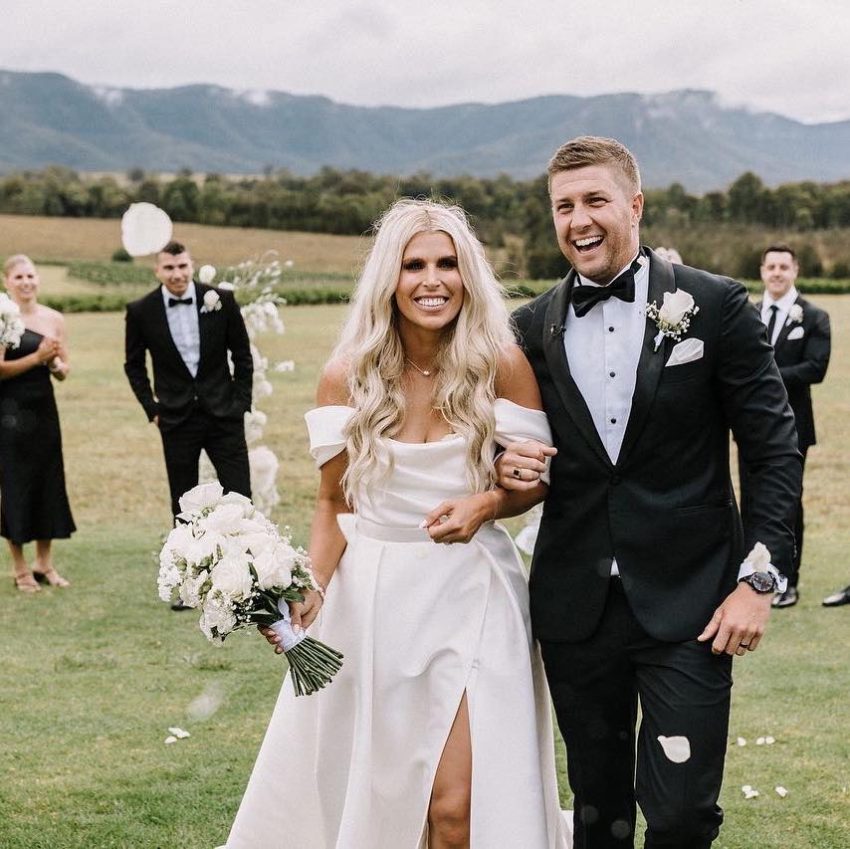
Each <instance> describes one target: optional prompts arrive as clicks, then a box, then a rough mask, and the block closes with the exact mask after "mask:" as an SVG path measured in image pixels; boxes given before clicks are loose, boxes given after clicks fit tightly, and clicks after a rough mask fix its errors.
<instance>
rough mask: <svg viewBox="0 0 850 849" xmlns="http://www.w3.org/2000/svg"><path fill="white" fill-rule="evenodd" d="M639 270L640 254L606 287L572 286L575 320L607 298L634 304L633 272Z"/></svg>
mask: <svg viewBox="0 0 850 849" xmlns="http://www.w3.org/2000/svg"><path fill="white" fill-rule="evenodd" d="M639 268H640V254H638V258H637V259H636V260H635V261H634V262H633V263H632V264H631V265H630V266H629V268H627V269H626V270H625V271H624V272H623V273H622V274H621V275H620V276H619V277H617V278H616V279H615V280H612V281H611V282H610V283H609V284H608V285H607V286H582V285H581V284H579V285H577V286H573V291H572V294H571V295H570V300H571V301H572V304H573V309H574V310H575V314H576V318H581V317H582V316H583V315H587V314H588V313H589V312H590V311H591V310H592V309H593V308H594V307H595V306H596V305H597V304H598V303H599V302H600V301H607V300H608V298H612V297H613V298H619V299H620V300H621V301H625V302H626V303H629V304H631V303H634V300H635V272H636V271H637V270H638V269H639Z"/></svg>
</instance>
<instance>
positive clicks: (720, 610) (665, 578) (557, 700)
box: [499, 137, 801, 849]
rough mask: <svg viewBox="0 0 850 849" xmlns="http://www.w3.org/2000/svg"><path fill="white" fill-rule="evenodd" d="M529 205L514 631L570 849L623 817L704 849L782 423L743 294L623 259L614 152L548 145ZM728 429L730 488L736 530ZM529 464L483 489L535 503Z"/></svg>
mask: <svg viewBox="0 0 850 849" xmlns="http://www.w3.org/2000/svg"><path fill="white" fill-rule="evenodd" d="M549 192H550V196H551V201H552V215H553V220H554V224H555V231H556V233H557V238H558V243H559V246H560V248H561V251H562V252H563V254H564V256H565V257H566V258H567V259H568V260H569V262H570V263H571V264H572V266H573V270H572V271H571V272H570V273H569V274H568V275H567V277H566V278H565V279H564V280H563V281H562V282H561V283H560V284H558V285H557V286H555V287H554V288H553V289H551V290H550V291H549V292H547V293H545V294H544V295H542V296H540V297H538V298H537V299H535V300H534V301H532V302H531V303H529V304H528V305H527V306H524V307H522V308H520V309H519V310H518V311H517V312H516V313H515V319H516V324H517V327H518V333H519V337H520V340H521V343H522V345H523V347H524V349H525V351H526V353H527V355H528V358H529V360H530V361H531V364H532V366H533V367H534V371H535V373H536V376H537V380H538V383H539V384H540V390H541V394H542V397H543V403H544V407H545V410H546V413H547V414H548V416H549V421H550V424H551V426H552V431H553V434H554V442H555V447H556V448H557V456H555V457H554V459H553V460H552V467H551V484H550V489H549V495H548V497H547V499H546V502H545V505H544V511H543V518H542V522H541V526H540V532H539V535H538V540H537V545H536V548H535V551H534V559H533V563H532V572H531V582H530V592H531V615H532V624H533V628H534V633H535V635H536V637H537V638H538V639H539V641H540V644H541V647H542V653H543V660H544V663H545V666H546V673H547V677H548V679H549V686H550V689H551V693H552V698H553V701H554V704H555V710H556V713H557V717H558V724H559V726H560V728H561V732H562V734H563V736H564V740H565V742H566V745H567V761H568V772H569V779H570V785H571V787H572V789H573V793H574V794H575V832H576V834H575V846H576V849H608V848H609V847H611V849H613V848H614V847H618V849H621V848H622V847H631V846H633V845H634V838H635V813H636V802H637V803H639V804H640V806H641V809H642V811H643V813H644V816H645V817H646V821H647V831H646V837H645V840H646V842H645V846H646V847H653V849H655V847H678V849H703V847H708V846H709V845H710V844H711V842H712V841H713V840H714V839H715V838H716V837H717V835H718V830H719V827H720V824H721V821H722V819H723V814H722V812H721V810H720V808H719V807H718V805H717V799H718V794H719V791H720V784H721V779H722V775H723V761H724V756H725V751H726V739H727V732H728V718H729V698H730V690H731V686H732V677H731V669H732V658H733V657H734V656H735V655H743V654H745V653H746V652H747V651H754V650H755V649H756V648H757V646H758V644H759V641H760V639H761V636H762V634H763V632H764V628H765V623H766V621H767V618H768V615H769V613H770V603H771V599H772V597H773V593H774V591H775V590H777V589H781V588H782V587H783V583H784V579H783V578H782V574H781V573H787V572H788V571H789V570H790V569H791V566H792V561H793V550H794V534H793V520H794V508H795V504H796V499H797V497H798V494H799V491H800V477H801V470H800V456H799V454H798V452H797V442H796V435H795V431H794V418H793V416H792V414H791V411H790V409H789V407H788V399H787V396H786V393H785V389H784V387H783V385H782V381H781V379H780V376H779V372H778V371H777V368H776V365H775V364H774V361H773V352H772V349H771V347H770V345H769V344H768V342H767V339H766V338H765V331H764V325H763V324H762V323H761V322H760V321H759V318H758V315H757V314H756V312H755V310H754V309H753V307H752V306H751V305H750V304H749V302H748V300H747V292H746V290H745V289H744V287H743V286H741V285H740V284H738V283H736V282H734V281H732V280H730V279H728V278H722V277H717V276H715V275H713V274H708V273H706V272H704V271H698V270H696V269H693V268H688V267H686V266H682V265H675V266H674V265H671V264H670V263H669V262H667V261H666V260H663V259H661V258H660V257H659V256H657V255H656V254H654V253H653V252H652V251H650V250H646V249H641V247H640V242H639V238H638V227H639V222H640V219H641V213H642V211H643V195H642V194H641V190H640V176H639V173H638V168H637V163H636V162H635V159H634V157H633V156H632V154H631V153H630V152H629V151H628V150H627V149H626V148H625V147H624V146H623V145H621V144H620V143H619V142H616V141H614V140H613V139H603V138H596V137H582V138H578V139H574V140H573V141H571V142H568V143H567V144H565V145H564V146H563V147H561V148H560V149H559V150H558V151H557V152H556V154H555V156H554V157H553V158H552V160H551V162H550V164H549ZM674 293H675V295H674ZM670 296H673V298H672V302H671V303H669V304H667V306H664V301H665V298H666V299H667V300H670ZM653 306H654V307H655V309H654V308H653ZM662 307H663V309H662ZM648 308H649V314H648ZM659 311H660V315H659ZM730 428H731V430H732V432H733V433H734V435H735V439H736V441H737V443H738V446H739V449H740V451H741V454H742V457H743V461H744V462H745V463H746V464H747V467H748V470H749V474H750V481H751V496H752V509H751V511H750V514H749V516H748V523H747V524H746V525H745V526H742V523H741V520H740V518H739V515H738V510H737V508H736V506H735V502H734V497H733V490H732V484H731V481H730V475H729V431H730ZM542 459H543V456H542V452H541V451H539V450H538V449H537V448H534V447H529V446H528V445H522V444H515V445H513V446H511V447H510V448H509V449H508V451H506V452H505V453H504V454H503V455H502V458H501V460H500V463H499V470H500V483H501V485H502V486H504V487H505V488H506V489H525V488H531V487H533V486H534V485H536V483H537V479H538V475H539V472H540V471H541V470H542V469H543V464H542V462H541V460H542ZM758 543H761V544H762V546H765V547H766V548H767V550H768V552H769V556H768V554H767V552H765V551H764V549H763V547H762V546H758V547H757V544H758ZM749 552H753V553H751V554H749V555H748V553H749ZM745 556H746V559H745ZM638 705H640V709H641V722H640V726H639V728H636V721H637V715H638Z"/></svg>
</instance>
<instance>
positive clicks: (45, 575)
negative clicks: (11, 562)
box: [32, 566, 71, 588]
mask: <svg viewBox="0 0 850 849" xmlns="http://www.w3.org/2000/svg"><path fill="white" fill-rule="evenodd" d="M32 576H33V578H35V580H36V581H38V582H39V583H47V584H50V586H51V587H63V588H64V587H70V586H71V582H70V581H69V580H68V579H67V578H63V577H62V576H61V575H60V574H59V573H58V572H57V571H56V569H54V568H53V566H51V567H50V568H49V569H47V570H46V571H45V572H42V571H41V570H39V569H33V570H32Z"/></svg>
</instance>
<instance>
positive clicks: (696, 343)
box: [664, 339, 703, 368]
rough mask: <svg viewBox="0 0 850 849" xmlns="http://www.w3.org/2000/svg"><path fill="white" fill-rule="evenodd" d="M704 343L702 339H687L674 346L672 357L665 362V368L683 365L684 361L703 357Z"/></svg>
mask: <svg viewBox="0 0 850 849" xmlns="http://www.w3.org/2000/svg"><path fill="white" fill-rule="evenodd" d="M702 353H703V344H702V339H685V340H684V341H683V342H679V344H678V345H674V346H673V350H672V351H671V352H670V357H669V359H668V360H667V362H666V363H665V364H664V367H665V368H670V366H681V365H684V363H692V362H693V361H694V360H698V359H700V358H701V357H702Z"/></svg>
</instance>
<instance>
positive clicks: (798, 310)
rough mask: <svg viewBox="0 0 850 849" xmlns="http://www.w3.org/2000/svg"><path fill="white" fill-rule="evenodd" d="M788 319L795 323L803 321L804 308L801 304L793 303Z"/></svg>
mask: <svg viewBox="0 0 850 849" xmlns="http://www.w3.org/2000/svg"><path fill="white" fill-rule="evenodd" d="M788 319H789V320H790V321H791V322H793V323H795V324H796V323H798V322H800V321H802V320H803V308H802V307H801V306H800V305H799V304H791V309H790V310H789V311H788Z"/></svg>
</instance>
